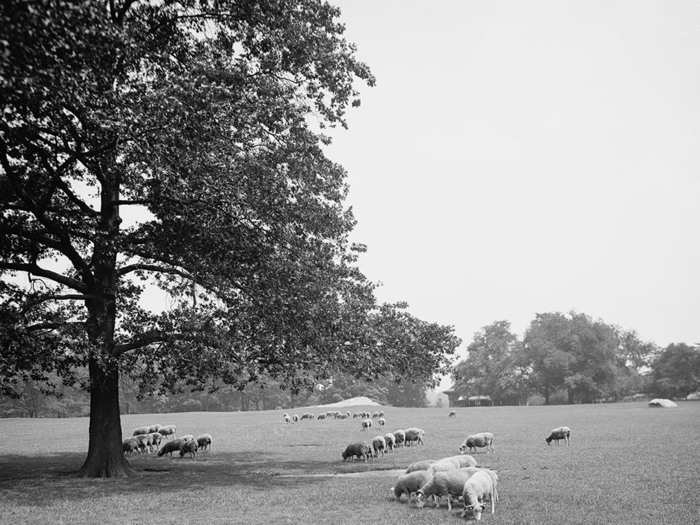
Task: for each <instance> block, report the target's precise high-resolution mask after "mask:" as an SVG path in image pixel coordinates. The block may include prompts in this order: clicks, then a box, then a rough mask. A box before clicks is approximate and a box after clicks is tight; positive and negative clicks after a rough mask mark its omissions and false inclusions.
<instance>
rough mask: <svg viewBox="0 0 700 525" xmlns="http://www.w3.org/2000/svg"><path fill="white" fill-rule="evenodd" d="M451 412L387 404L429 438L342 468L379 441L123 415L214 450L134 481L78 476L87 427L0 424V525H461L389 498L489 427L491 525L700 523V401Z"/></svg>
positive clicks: (266, 421)
mask: <svg viewBox="0 0 700 525" xmlns="http://www.w3.org/2000/svg"><path fill="white" fill-rule="evenodd" d="M351 410H353V411H355V410H359V408H353V409H351ZM370 410H374V409H372V408H370ZM456 410H457V417H456V418H448V417H447V413H448V411H447V410H446V409H405V408H392V407H388V408H385V409H384V411H385V413H386V419H387V427H385V428H384V429H383V430H384V431H391V430H394V429H396V428H405V427H407V426H419V427H422V428H424V429H425V430H426V443H425V446H422V447H412V448H405V449H399V450H397V451H396V452H395V453H394V454H389V455H387V456H386V457H385V458H383V459H379V460H377V461H375V462H374V463H368V464H364V463H343V462H342V460H341V458H340V453H341V452H342V450H343V449H344V448H345V445H346V444H348V443H349V442H351V441H355V440H359V439H363V438H364V439H366V438H369V437H372V436H373V435H375V434H377V433H378V432H376V431H375V432H370V433H366V432H362V431H360V424H359V421H358V420H352V419H350V420H345V421H342V420H337V421H336V420H330V421H316V420H314V421H305V422H300V423H297V424H289V425H286V424H284V423H282V411H267V412H247V413H246V412H235V413H228V412H226V413H216V412H209V413H206V412H197V413H178V414H156V415H129V416H124V417H123V419H122V424H123V428H124V433H125V434H127V433H128V434H130V433H131V430H132V429H133V428H134V427H136V426H139V425H142V424H148V423H161V424H175V425H177V426H178V434H184V433H193V434H195V435H196V434H197V433H203V432H209V433H211V434H212V435H213V436H214V449H213V453H212V454H210V455H208V456H200V457H198V458H197V459H196V460H195V461H192V460H190V459H180V458H173V459H170V458H167V457H166V458H157V457H153V456H141V457H136V458H134V459H133V460H132V464H133V465H135V467H136V468H137V469H138V471H139V474H138V475H137V476H136V477H134V478H131V479H128V480H82V479H76V478H74V477H72V476H71V475H70V473H71V471H72V470H75V469H77V468H78V467H79V466H80V464H81V461H82V459H83V455H84V451H85V450H86V448H87V446H86V440H87V426H88V421H87V419H85V418H74V419H35V420H29V419H4V420H0V438H1V439H0V522H2V523H42V524H43V523H71V524H73V523H156V522H157V523H159V524H164V523H241V524H257V523H309V524H321V523H328V524H331V523H332V524H344V523H358V524H359V523H362V524H371V523H387V524H394V523H395V524H402V525H404V524H406V523H411V524H413V523H415V524H422V523H425V524H435V523H464V522H465V520H464V519H461V518H460V517H459V512H458V511H457V510H453V511H452V513H449V512H448V511H447V508H446V506H445V505H444V504H443V506H442V507H441V508H439V509H433V508H429V507H426V508H424V509H423V510H418V509H416V508H415V507H413V506H409V505H407V504H405V503H397V502H395V501H392V500H391V499H390V497H389V489H390V487H392V486H393V483H394V480H395V479H396V472H395V469H402V468H405V467H406V465H408V464H409V463H411V462H412V461H415V460H418V459H426V458H439V457H443V456H448V455H454V454H456V453H457V447H458V445H459V444H460V443H461V442H462V440H463V439H464V437H465V436H466V435H467V434H468V433H474V432H479V431H491V432H493V433H494V434H495V435H496V442H495V446H496V453H495V454H488V455H487V454H484V453H478V454H476V455H475V457H476V458H477V460H478V461H479V462H480V463H481V464H483V465H486V466H489V467H492V468H495V469H497V470H498V473H499V477H500V484H499V493H500V503H499V504H498V505H497V506H496V513H495V514H494V515H493V516H492V515H490V514H484V518H483V522H485V523H499V524H500V523H513V524H527V523H537V524H549V523H551V524H556V525H565V524H574V523H601V524H603V523H615V524H646V523H649V524H671V523H673V524H676V523H677V524H683V525H688V524H694V523H700V455H699V451H700V403H699V402H696V403H692V402H686V403H681V404H680V406H679V408H676V409H650V408H647V407H646V406H645V405H643V404H637V403H635V404H627V403H626V404H611V405H577V406H553V407H521V408H516V407H497V408H463V409H456ZM310 411H312V412H314V413H319V412H321V410H320V409H317V410H310ZM299 412H302V411H301V410H299ZM290 413H291V412H290ZM560 425H568V426H569V427H571V429H572V438H571V447H568V448H567V447H566V446H559V447H557V446H555V445H552V446H551V447H547V446H546V444H545V443H544V438H545V437H546V435H547V433H548V431H549V430H550V429H551V428H553V427H555V426H560ZM375 430H376V429H375Z"/></svg>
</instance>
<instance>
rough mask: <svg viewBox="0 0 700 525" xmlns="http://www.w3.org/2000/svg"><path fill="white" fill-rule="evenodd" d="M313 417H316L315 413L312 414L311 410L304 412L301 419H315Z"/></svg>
mask: <svg viewBox="0 0 700 525" xmlns="http://www.w3.org/2000/svg"><path fill="white" fill-rule="evenodd" d="M313 418H314V415H313V414H311V413H309V412H305V413H304V414H302V416H301V418H300V419H301V420H304V419H313Z"/></svg>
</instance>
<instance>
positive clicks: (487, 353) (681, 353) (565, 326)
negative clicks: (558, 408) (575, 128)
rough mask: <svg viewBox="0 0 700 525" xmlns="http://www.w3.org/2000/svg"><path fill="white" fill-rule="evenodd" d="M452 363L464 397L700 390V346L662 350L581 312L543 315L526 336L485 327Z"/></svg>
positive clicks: (504, 324) (584, 399)
mask: <svg viewBox="0 0 700 525" xmlns="http://www.w3.org/2000/svg"><path fill="white" fill-rule="evenodd" d="M467 352H468V357H467V358H466V359H464V360H463V361H460V362H459V363H458V364H457V365H456V366H455V368H454V372H453V377H454V380H455V385H454V388H453V390H454V391H455V393H456V394H457V395H459V396H465V397H469V396H475V395H488V396H490V397H491V399H492V400H493V402H494V403H495V404H503V405H518V404H525V403H527V402H528V399H529V398H531V396H533V395H534V396H541V397H542V398H543V402H544V403H545V404H550V403H592V402H597V401H618V400H621V399H623V398H625V397H626V396H631V395H634V394H638V393H646V394H649V395H654V396H663V397H675V398H679V397H685V396H686V395H688V394H689V393H690V392H695V391H697V390H698V389H700V347H698V346H697V345H694V346H693V345H688V344H685V343H678V344H670V345H668V346H667V347H666V348H664V349H661V348H659V347H657V346H656V345H654V344H653V343H649V342H645V341H642V340H640V338H639V336H638V335H637V334H636V333H635V332H633V331H629V330H624V329H621V328H619V327H617V326H614V325H611V324H608V323H605V322H603V321H600V320H594V319H592V318H591V317H590V316H588V315H586V314H583V313H576V312H571V313H569V314H563V313H558V312H555V313H541V314H537V315H536V317H535V319H533V320H532V322H531V323H530V326H529V327H528V329H527V331H526V332H525V335H524V337H523V339H522V340H521V339H519V338H518V336H517V335H515V334H514V333H513V332H512V331H511V327H510V323H509V322H508V321H496V322H494V323H492V324H490V325H488V326H485V327H484V328H482V329H481V330H479V331H478V332H477V333H476V334H475V335H474V339H473V340H472V342H471V343H470V344H469V346H468V347H467Z"/></svg>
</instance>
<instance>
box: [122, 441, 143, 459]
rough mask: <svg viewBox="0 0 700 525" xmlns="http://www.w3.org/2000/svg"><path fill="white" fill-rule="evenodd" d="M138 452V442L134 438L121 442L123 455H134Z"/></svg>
mask: <svg viewBox="0 0 700 525" xmlns="http://www.w3.org/2000/svg"><path fill="white" fill-rule="evenodd" d="M138 451H139V442H138V440H137V439H136V438H133V437H131V438H128V439H125V440H124V441H123V442H122V452H123V453H124V454H129V455H132V454H136V453H137V452H138Z"/></svg>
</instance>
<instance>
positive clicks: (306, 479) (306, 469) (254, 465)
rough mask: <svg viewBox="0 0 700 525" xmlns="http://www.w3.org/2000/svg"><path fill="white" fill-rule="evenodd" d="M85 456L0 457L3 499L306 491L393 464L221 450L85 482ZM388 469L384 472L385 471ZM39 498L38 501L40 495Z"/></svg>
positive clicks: (43, 501)
mask: <svg viewBox="0 0 700 525" xmlns="http://www.w3.org/2000/svg"><path fill="white" fill-rule="evenodd" d="M84 459H85V455H84V454H79V453H62V454H53V455H43V456H25V455H20V454H15V455H3V456H0V498H2V500H3V501H4V502H5V503H7V504H9V503H11V502H12V503H15V504H25V505H49V504H51V503H53V502H55V501H56V500H61V501H79V500H82V499H86V498H94V497H95V495H96V494H99V493H104V494H110V495H123V496H126V497H128V496H130V495H135V494H143V493H144V491H150V492H153V493H163V492H170V491H178V490H185V489H186V490H206V489H207V487H212V486H222V487H230V486H244V487H246V488H248V489H252V490H260V491H267V490H269V489H270V487H282V488H284V487H287V488H294V487H303V486H305V485H314V484H318V483H323V481H324V480H325V479H327V478H328V477H332V476H335V475H338V474H340V475H344V474H346V473H352V472H355V473H362V472H370V471H378V470H388V469H390V468H392V466H391V465H374V464H372V463H367V464H365V463H342V462H341V461H340V459H339V460H338V461H337V462H329V461H327V460H322V459H309V458H304V459H296V458H290V457H289V456H288V455H284V454H276V453H270V452H269V451H262V450H250V451H245V452H237V453H236V452H233V453H232V452H223V453H212V454H205V455H199V456H197V458H196V459H194V460H193V459H190V458H189V457H187V458H180V457H177V456H174V457H172V458H171V457H167V456H166V457H160V458H159V457H156V456H153V455H149V456H146V455H144V456H135V457H131V458H129V462H130V463H131V465H132V467H134V470H135V474H134V475H133V476H131V477H129V478H121V479H99V480H95V479H86V478H79V477H78V476H77V469H78V468H79V467H80V465H81V464H82V462H83V460H84ZM384 467H386V468H384ZM37 495H40V497H37Z"/></svg>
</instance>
